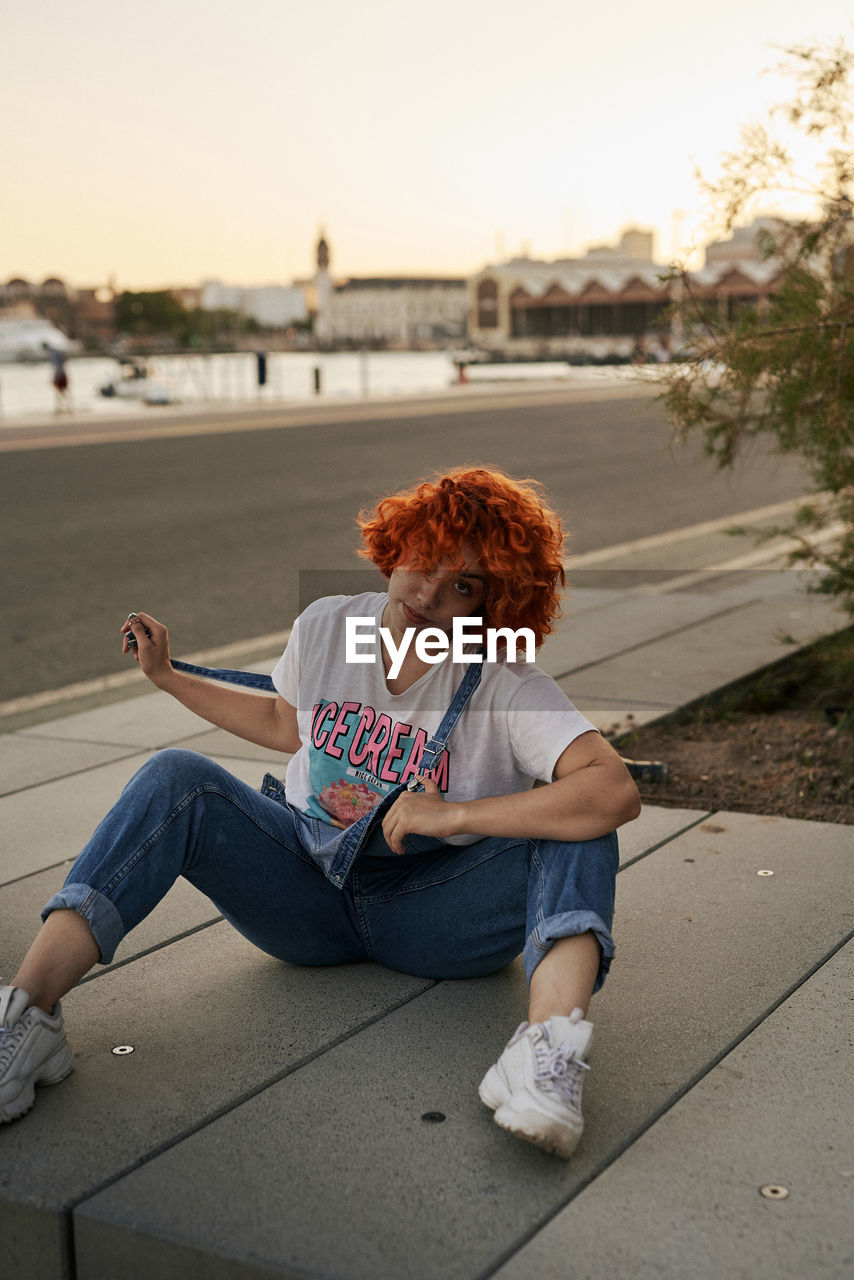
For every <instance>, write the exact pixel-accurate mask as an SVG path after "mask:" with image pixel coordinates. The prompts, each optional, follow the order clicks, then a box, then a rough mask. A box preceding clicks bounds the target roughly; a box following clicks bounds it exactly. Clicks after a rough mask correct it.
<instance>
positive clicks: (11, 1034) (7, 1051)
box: [0, 1015, 27, 1071]
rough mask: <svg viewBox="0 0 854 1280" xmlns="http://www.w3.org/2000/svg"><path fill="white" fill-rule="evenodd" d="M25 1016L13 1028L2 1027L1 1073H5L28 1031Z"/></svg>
mask: <svg viewBox="0 0 854 1280" xmlns="http://www.w3.org/2000/svg"><path fill="white" fill-rule="evenodd" d="M26 1029H27V1028H26V1027H25V1025H24V1018H23V1015H22V1016H21V1017H20V1018H19V1019H18V1021H17V1022H13V1023H12V1025H11V1027H2V1026H0V1071H5V1070H6V1068H7V1067H8V1065H9V1063H10V1062H11V1061H12V1057H13V1055H14V1053H15V1050H16V1049H17V1047H18V1045H19V1044H20V1043H21V1041H22V1040H23V1038H24V1032H25V1031H26Z"/></svg>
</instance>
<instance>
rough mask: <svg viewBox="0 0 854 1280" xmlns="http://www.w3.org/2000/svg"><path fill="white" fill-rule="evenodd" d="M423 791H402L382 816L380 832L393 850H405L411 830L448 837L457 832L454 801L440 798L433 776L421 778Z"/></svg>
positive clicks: (419, 833)
mask: <svg viewBox="0 0 854 1280" xmlns="http://www.w3.org/2000/svg"><path fill="white" fill-rule="evenodd" d="M423 784H424V790H423V791H404V792H402V793H401V794H400V795H399V796H398V797H397V799H396V800H395V802H394V804H393V805H392V806H391V808H390V809H389V811H388V813H387V814H386V816H385V818H384V819H383V824H382V828H383V835H384V836H385V841H386V844H387V845H388V847H389V848H390V849H391V850H392V851H393V852H394V853H406V846H405V844H404V841H405V839H406V837H407V836H408V835H410V834H412V835H419V836H433V837H435V838H436V839H439V840H447V838H448V836H453V835H456V834H457V831H456V829H455V825H454V814H455V811H456V805H453V804H448V803H447V802H446V801H445V800H443V799H442V793H441V792H440V790H439V788H438V787H437V786H436V783H435V782H434V781H433V779H432V778H424V779H423Z"/></svg>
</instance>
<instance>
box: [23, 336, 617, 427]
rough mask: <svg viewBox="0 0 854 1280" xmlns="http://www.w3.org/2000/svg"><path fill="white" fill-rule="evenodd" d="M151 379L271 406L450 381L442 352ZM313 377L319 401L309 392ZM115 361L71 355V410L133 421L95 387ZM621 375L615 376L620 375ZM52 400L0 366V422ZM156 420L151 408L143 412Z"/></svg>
mask: <svg viewBox="0 0 854 1280" xmlns="http://www.w3.org/2000/svg"><path fill="white" fill-rule="evenodd" d="M148 366H149V369H150V371H151V378H152V381H156V382H157V383H159V384H162V385H163V386H165V387H166V388H167V390H168V392H169V395H170V398H171V402H172V403H179V404H204V403H208V404H228V403H246V402H247V401H252V402H254V403H264V402H265V401H266V402H269V403H271V404H272V403H275V402H278V401H300V400H317V399H319V398H320V397H335V398H341V397H343V398H347V397H350V396H352V397H353V398H354V399H358V398H360V397H364V396H394V395H412V394H417V393H419V392H422V391H441V390H443V389H444V388H446V387H448V386H450V385H451V384H452V383H453V382H455V381H456V379H457V371H456V368H455V366H454V364H453V361H452V359H451V356H450V354H449V353H448V352H446V351H377V352H369V353H366V354H365V353H359V352H353V353H350V352H333V353H328V354H321V353H318V352H274V353H271V354H270V355H269V356H268V357H267V384H266V386H264V387H259V386H258V380H257V362H256V358H255V355H254V354H253V353H252V352H242V353H235V354H232V355H213V356H209V355H186V356H170V355H166V356H154V357H152V359H151V360H149V361H148ZM316 370H317V371H319V375H318V376H319V379H320V387H321V391H320V396H318V394H317V392H316V391H315V371H316ZM118 371H119V366H118V364H117V362H116V361H115V360H109V359H103V358H100V357H79V358H73V359H71V360H69V361H68V377H69V386H70V402H71V406H72V408H73V409H74V410H75V411H76V412H81V413H83V412H85V413H108V414H110V415H111V416H115V415H117V414H123V413H124V414H127V415H128V416H131V415H138V414H139V412H140V404H139V401H136V400H133V401H127V400H121V399H119V398H117V397H109V398H107V397H105V396H102V395H101V394H100V391H99V389H100V387H102V386H103V385H104V384H106V383H109V382H111V381H114V380H115V379H116V377H117V375H118ZM615 372H617V371H616V370H614V369H611V370H605V369H601V370H599V369H584V370H583V369H572V368H570V367H569V366H568V365H566V364H563V363H557V362H553V363H548V364H525V365H513V364H506V365H490V366H488V367H487V366H480V367H478V366H476V365H473V366H469V370H468V375H469V378H470V380H471V381H472V382H475V381H481V380H484V379H488V380H490V381H494V380H498V379H502V380H503V379H514V378H521V377H524V378H525V379H530V378H540V379H541V378H567V379H571V380H577V379H578V378H579V377H584V376H586V377H587V378H589V377H590V376H593V377H594V378H595V377H596V376H597V375H599V376H601V375H602V374H607V373H610V374H611V376H613V374H614V373H615ZM620 372H622V371H620ZM54 405H55V396H54V391H53V387H52V385H51V369H50V365H48V364H2V365H0V421H4V422H7V423H8V422H11V421H14V420H26V418H27V417H35V416H41V415H43V414H50V413H52V412H53V410H54ZM145 411H146V412H148V413H151V414H154V415H156V414H157V412H158V409H157V406H156V405H151V406H145Z"/></svg>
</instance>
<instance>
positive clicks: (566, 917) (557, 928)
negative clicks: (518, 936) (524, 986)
mask: <svg viewBox="0 0 854 1280" xmlns="http://www.w3.org/2000/svg"><path fill="white" fill-rule="evenodd" d="M582 933H593V934H595V936H596V940H597V942H598V943H599V946H600V948H601V955H600V958H599V972H598V974H597V975H596V984H595V986H594V987H593V990H594V991H598V990H599V988H600V987H601V986H602V984H603V982H604V981H605V977H606V975H607V973H608V970H609V969H610V968H611V961H612V960H613V958H614V951H615V947H614V939H613V938H612V937H611V932H610V930H609V929H608V927H607V925H606V924H605V922H604V920H603V919H602V917H601V916H598V915H597V914H596V912H595V911H564V912H562V913H561V914H560V915H556V916H549V917H548V919H546V920H543V921H542V922H541V923H540V924H538V925H537V926H536V927H535V928H534V929H533V931H532V932H531V934H530V935H529V937H528V940H527V942H526V943H525V950H524V952H523V957H524V961H525V973H526V974H527V975H528V982H530V981H531V976H532V974H533V972H534V970H535V969H536V967H537V965H538V964H539V963H540V961H541V960H542V959H543V957H544V956H545V954H546V952H547V951H548V950H549V948H550V947H552V946H554V944H555V943H556V942H559V941H560V939H561V938H573V937H576V936H578V935H579V934H582Z"/></svg>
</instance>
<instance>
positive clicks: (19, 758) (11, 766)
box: [0, 733, 134, 796]
mask: <svg viewBox="0 0 854 1280" xmlns="http://www.w3.org/2000/svg"><path fill="white" fill-rule="evenodd" d="M133 751H134V748H133V747H123V746H106V745H104V744H102V743H99V742H82V743H74V744H73V745H69V743H68V742H57V741H56V740H55V739H54V738H51V737H36V736H33V737H24V735H23V734H20V733H4V734H0V796H4V795H9V794H10V793H11V792H13V791H20V790H22V789H23V788H24V787H35V786H38V784H39V783H40V782H50V781H52V780H53V779H54V778H64V777H66V776H67V775H68V774H72V773H83V772H85V771H86V770H87V769H91V768H93V766H95V765H99V764H107V763H108V762H109V761H110V760H120V759H121V758H122V756H126V755H130V754H131V753H132V752H133Z"/></svg>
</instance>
